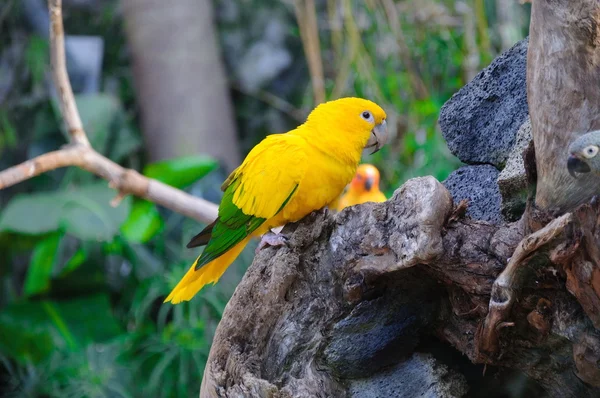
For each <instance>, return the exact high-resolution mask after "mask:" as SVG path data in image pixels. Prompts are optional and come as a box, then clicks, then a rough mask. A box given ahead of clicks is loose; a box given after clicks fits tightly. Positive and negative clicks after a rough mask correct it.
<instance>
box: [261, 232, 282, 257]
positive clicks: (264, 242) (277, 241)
mask: <svg viewBox="0 0 600 398" xmlns="http://www.w3.org/2000/svg"><path fill="white" fill-rule="evenodd" d="M287 243H288V237H287V236H285V235H284V234H276V233H273V232H267V233H266V234H264V235H263V236H262V238H261V239H260V243H259V244H258V246H257V247H256V250H255V251H254V253H255V254H257V253H258V252H259V251H261V250H262V249H263V248H264V247H266V246H274V247H275V246H285V245H287Z"/></svg>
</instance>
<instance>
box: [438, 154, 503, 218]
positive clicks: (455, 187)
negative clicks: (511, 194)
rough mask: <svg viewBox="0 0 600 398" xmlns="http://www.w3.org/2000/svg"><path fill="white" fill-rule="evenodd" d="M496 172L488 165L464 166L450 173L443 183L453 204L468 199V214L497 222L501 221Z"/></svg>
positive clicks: (500, 198) (500, 199)
mask: <svg viewBox="0 0 600 398" xmlns="http://www.w3.org/2000/svg"><path fill="white" fill-rule="evenodd" d="M498 174H499V172H498V170H496V168H495V167H494V166H490V165H481V166H464V167H461V168H460V169H458V170H455V171H454V172H453V173H452V174H450V175H449V176H448V178H447V179H446V181H444V182H443V184H444V186H445V187H446V188H447V189H448V190H449V191H450V193H451V194H452V199H453V200H454V204H457V203H458V202H460V201H461V200H463V199H468V200H469V206H468V208H467V215H468V216H470V217H471V218H474V219H476V220H483V221H488V222H491V223H494V224H498V223H500V222H502V215H501V213H500V203H501V201H502V197H501V196H500V190H499V189H498V182H497V180H498Z"/></svg>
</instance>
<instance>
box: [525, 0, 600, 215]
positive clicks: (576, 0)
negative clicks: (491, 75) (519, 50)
mask: <svg viewBox="0 0 600 398" xmlns="http://www.w3.org/2000/svg"><path fill="white" fill-rule="evenodd" d="M599 87H600V2H598V1H597V0H536V1H534V2H533V4H532V8H531V25H530V29H529V50H528V54H527V97H528V103H529V114H530V117H531V129H532V134H533V141H534V143H535V153H536V161H537V165H538V180H537V195H536V204H537V205H538V206H539V207H541V208H542V209H557V210H559V211H568V210H570V209H573V208H574V207H576V206H577V205H579V204H581V203H584V202H586V201H587V200H589V199H590V198H591V197H592V196H593V195H595V194H598V193H600V177H598V176H594V175H591V174H589V175H585V176H582V178H579V179H574V178H573V177H571V176H570V175H569V174H568V172H567V168H566V161H567V157H568V153H567V148H568V147H569V143H570V142H571V141H573V140H574V139H575V138H576V137H578V136H579V135H581V134H584V133H586V132H589V131H592V130H597V129H599V128H600V112H599V111H600V89H599Z"/></svg>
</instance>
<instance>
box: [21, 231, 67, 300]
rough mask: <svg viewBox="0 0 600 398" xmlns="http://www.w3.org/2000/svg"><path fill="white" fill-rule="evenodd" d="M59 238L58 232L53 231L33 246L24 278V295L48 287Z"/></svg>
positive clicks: (45, 289)
mask: <svg viewBox="0 0 600 398" xmlns="http://www.w3.org/2000/svg"><path fill="white" fill-rule="evenodd" d="M61 238H62V235H61V234H60V233H54V234H52V235H50V236H49V237H47V238H46V239H44V240H42V241H41V242H40V243H38V244H37V245H36V246H35V249H34V250H33V254H32V256H31V261H30V263H29V269H28V270H27V277H26V278H25V286H24V288H23V290H24V291H23V293H24V294H25V296H31V295H34V294H37V293H42V292H45V291H47V290H48V289H49V288H50V280H51V278H52V270H53V268H54V264H55V263H56V259H57V257H58V256H57V254H58V247H59V244H60V240H61Z"/></svg>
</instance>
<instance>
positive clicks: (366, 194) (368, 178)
mask: <svg viewBox="0 0 600 398" xmlns="http://www.w3.org/2000/svg"><path fill="white" fill-rule="evenodd" d="M386 200H387V198H386V197H385V195H384V193H383V192H381V191H380V190H379V170H377V167H375V166H373V165H372V164H366V163H364V164H361V165H360V166H358V169H356V174H355V175H354V178H353V179H352V182H350V185H349V186H348V190H347V191H346V193H344V194H343V195H342V196H341V197H340V199H339V203H338V205H337V210H338V211H341V210H342V209H343V208H345V207H348V206H354V205H358V204H361V203H366V202H385V201H386Z"/></svg>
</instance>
